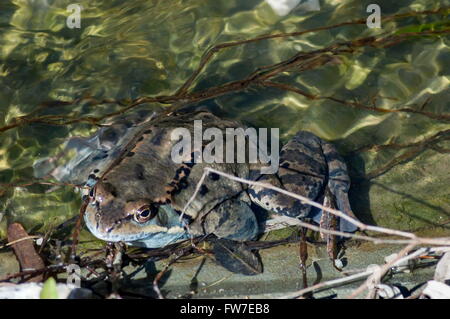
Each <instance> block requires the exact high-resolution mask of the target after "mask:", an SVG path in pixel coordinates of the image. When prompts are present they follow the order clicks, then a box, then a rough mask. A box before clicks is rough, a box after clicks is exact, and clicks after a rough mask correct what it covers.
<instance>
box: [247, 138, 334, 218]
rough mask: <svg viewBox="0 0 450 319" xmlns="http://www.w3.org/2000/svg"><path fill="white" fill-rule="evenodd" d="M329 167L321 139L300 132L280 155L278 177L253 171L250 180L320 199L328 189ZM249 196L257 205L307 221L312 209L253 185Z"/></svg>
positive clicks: (287, 197) (282, 195) (285, 146)
mask: <svg viewBox="0 0 450 319" xmlns="http://www.w3.org/2000/svg"><path fill="white" fill-rule="evenodd" d="M327 175H328V172H327V165H326V161H325V157H324V155H323V153H322V147H321V140H320V139H319V138H318V137H317V136H315V135H314V134H311V133H309V132H304V131H301V132H298V133H297V134H296V135H295V136H294V137H293V138H292V139H291V140H290V141H289V142H288V143H287V144H286V145H284V146H283V148H282V149H281V152H280V167H279V170H278V172H277V173H276V174H270V175H264V174H260V173H259V171H258V170H257V169H254V170H251V171H250V179H252V180H256V181H259V182H264V183H269V184H272V185H274V186H277V187H280V188H283V189H286V190H287V191H290V192H292V193H295V194H298V195H301V196H304V197H307V198H308V199H311V200H317V199H318V198H319V197H320V196H321V195H322V194H323V190H324V188H325V184H326V179H327ZM248 193H249V195H250V198H251V199H252V201H253V202H255V203H256V204H257V205H259V206H261V207H263V208H265V209H267V210H269V211H272V212H275V213H278V214H281V215H285V216H289V217H294V218H304V217H308V216H309V215H310V212H311V206H310V205H308V204H303V203H302V202H301V201H299V200H297V199H295V198H293V197H291V196H287V195H284V194H281V193H279V192H276V191H274V190H270V189H267V188H264V187H260V186H253V185H252V186H250V187H249V190H248Z"/></svg>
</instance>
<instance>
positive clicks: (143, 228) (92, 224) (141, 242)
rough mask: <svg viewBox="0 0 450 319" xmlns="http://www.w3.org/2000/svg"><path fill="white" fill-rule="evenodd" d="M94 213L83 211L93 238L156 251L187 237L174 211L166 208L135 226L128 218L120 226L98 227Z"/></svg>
mask: <svg viewBox="0 0 450 319" xmlns="http://www.w3.org/2000/svg"><path fill="white" fill-rule="evenodd" d="M95 215H96V210H95V209H92V208H87V209H86V213H85V215H84V219H85V222H86V225H87V227H88V229H89V231H90V232H91V233H92V234H93V235H94V236H95V237H97V238H99V239H102V240H105V241H112V242H118V241H123V242H125V243H127V244H129V245H133V246H140V247H146V248H160V247H164V246H167V245H169V244H173V243H176V242H179V241H182V240H186V239H188V238H189V236H188V233H187V231H186V229H185V228H184V225H183V224H182V222H181V221H180V216H179V214H177V212H176V211H175V210H174V209H172V208H171V207H169V206H168V205H162V206H160V208H159V211H158V214H157V217H155V218H153V219H152V220H150V221H148V222H146V223H144V224H139V223H137V222H136V221H134V219H132V218H125V219H122V220H121V221H120V223H117V222H116V223H114V224H111V225H108V224H102V223H101V222H99V221H97V220H96V218H95Z"/></svg>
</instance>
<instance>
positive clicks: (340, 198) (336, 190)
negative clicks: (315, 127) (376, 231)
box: [322, 141, 357, 232]
mask: <svg viewBox="0 0 450 319" xmlns="http://www.w3.org/2000/svg"><path fill="white" fill-rule="evenodd" d="M322 150H323V154H324V156H325V160H326V163H327V167H328V185H327V186H328V189H329V191H330V192H331V194H332V195H333V196H334V198H332V199H329V202H330V203H332V202H334V201H335V202H336V205H337V209H339V210H340V211H341V212H343V213H345V214H346V215H348V216H350V217H352V218H354V219H357V218H356V217H355V215H354V214H353V211H352V209H351V207H350V202H349V199H348V191H349V189H350V177H349V176H348V173H347V165H345V162H344V160H343V159H342V157H341V156H340V155H339V153H338V152H337V150H336V148H335V147H334V146H333V145H332V144H330V143H328V142H326V141H322ZM326 196H329V195H328V194H327V195H326ZM322 213H323V212H322ZM339 229H340V230H342V231H346V232H354V231H356V229H357V227H356V226H355V225H353V224H352V223H350V222H348V221H346V220H344V219H342V218H340V225H339Z"/></svg>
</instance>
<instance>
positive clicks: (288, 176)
mask: <svg viewBox="0 0 450 319" xmlns="http://www.w3.org/2000/svg"><path fill="white" fill-rule="evenodd" d="M198 119H201V120H202V122H203V123H202V124H203V129H207V128H209V127H216V128H219V129H221V130H222V131H223V132H224V131H225V128H232V127H241V125H240V124H239V123H237V122H234V121H228V120H222V119H219V118H217V117H216V116H214V115H212V114H211V113H208V112H204V111H201V112H196V113H189V114H184V113H180V114H177V115H172V116H170V117H159V118H156V119H153V120H152V121H143V120H140V121H138V122H139V124H138V125H132V124H130V123H126V124H124V123H121V124H114V125H112V126H110V127H109V128H108V129H109V131H108V132H109V133H108V134H107V135H105V130H103V131H102V130H100V131H99V132H98V133H97V134H96V135H94V136H92V137H90V138H88V139H80V138H78V139H75V140H74V141H76V142H77V143H74V142H72V144H73V145H71V146H72V147H74V145H75V147H76V148H77V150H78V153H79V155H78V156H76V157H75V158H73V159H72V160H71V161H70V162H69V163H68V164H66V165H64V166H61V167H58V168H56V169H55V170H54V171H53V175H54V176H57V178H59V179H61V180H65V181H72V182H73V181H79V180H80V179H81V180H84V181H85V182H86V185H88V186H89V187H90V188H91V189H90V190H89V191H88V192H86V194H85V195H86V196H89V204H88V206H87V209H86V213H85V221H86V225H87V227H88V228H89V230H90V231H91V232H92V233H93V234H94V235H95V236H97V237H98V238H101V239H104V240H107V241H124V242H127V243H129V244H133V245H140V246H145V247H163V246H166V245H168V244H170V243H174V242H177V241H180V240H184V239H187V238H189V236H200V235H203V234H209V233H214V234H215V235H216V236H218V237H221V238H227V239H233V240H249V239H254V238H255V237H256V236H257V234H258V233H260V232H261V229H259V228H258V227H259V226H258V222H257V218H256V216H255V213H254V212H253V210H252V209H251V202H252V201H253V202H254V203H256V204H257V205H260V206H261V207H263V208H265V209H268V210H270V211H272V212H273V213H276V214H280V215H284V216H289V217H292V218H294V219H295V218H304V217H312V218H315V219H317V217H318V216H320V212H318V211H317V210H311V207H310V206H308V205H304V204H302V203H301V202H300V201H298V200H295V199H293V198H291V197H288V196H285V195H282V194H279V193H276V192H274V191H271V190H267V189H262V188H259V187H250V188H247V186H246V185H242V184H240V183H236V182H234V181H231V180H229V179H227V178H223V177H220V176H218V175H216V174H211V175H209V177H208V178H206V179H205V181H204V183H203V186H202V187H201V189H200V192H199V194H198V195H197V196H196V198H195V200H194V201H193V202H192V204H191V205H190V206H189V207H188V209H187V210H186V212H185V214H184V215H183V216H184V218H183V220H180V212H181V210H182V209H183V207H184V206H185V205H186V203H187V202H188V200H189V199H190V197H191V196H192V194H193V193H194V191H195V188H196V185H197V183H198V182H199V180H200V178H201V176H202V175H203V172H204V168H205V167H212V168H214V169H217V170H219V171H222V172H224V173H228V174H232V175H235V176H239V177H242V178H248V179H252V180H258V181H263V182H268V183H271V184H273V185H275V186H278V187H281V188H284V189H286V190H289V191H292V192H294V193H297V194H300V195H303V196H306V197H308V198H310V199H311V200H315V201H318V202H323V201H324V195H323V194H324V190H325V187H327V186H328V187H329V188H330V190H331V193H332V194H333V195H334V196H335V197H336V202H337V204H338V207H339V208H340V209H341V210H342V211H344V212H346V213H347V214H351V210H350V205H349V203H348V198H347V192H348V188H349V185H350V182H349V178H348V176H347V172H346V167H345V164H344V162H343V161H342V160H341V158H340V157H339V155H338V154H337V152H336V150H335V149H334V147H333V146H332V145H331V144H329V143H327V142H324V141H323V140H321V139H319V138H318V137H317V136H315V135H313V134H311V133H308V132H299V133H298V134H297V135H296V136H294V138H293V139H292V140H291V141H289V143H287V144H286V145H285V146H284V147H283V148H282V150H281V153H280V169H279V171H278V172H277V173H276V174H272V175H261V174H260V168H261V165H260V164H251V165H248V164H246V163H241V164H225V163H223V164H216V163H213V164H207V163H194V162H193V158H194V157H195V156H197V155H198V154H199V152H201V151H202V150H196V149H193V150H192V153H191V154H189V156H187V158H184V159H183V163H181V164H177V163H174V162H173V161H172V158H171V151H172V147H173V145H174V144H175V143H177V142H178V141H172V140H171V133H172V131H173V130H174V129H176V128H180V127H183V128H187V129H188V130H189V131H191V133H192V135H193V123H194V120H198ZM105 136H109V138H105ZM208 142H209V141H206V142H204V143H205V144H207V143H208ZM69 146H70V145H69ZM96 146H97V147H96ZM105 151H107V152H105ZM105 155H107V156H105ZM102 156H103V157H102ZM187 224H188V225H189V226H188V230H189V233H188V232H187V229H186V225H187ZM341 226H342V225H341ZM344 226H345V225H344ZM344 228H345V227H344ZM347 229H348V230H350V231H353V230H355V229H354V227H350V228H349V227H347Z"/></svg>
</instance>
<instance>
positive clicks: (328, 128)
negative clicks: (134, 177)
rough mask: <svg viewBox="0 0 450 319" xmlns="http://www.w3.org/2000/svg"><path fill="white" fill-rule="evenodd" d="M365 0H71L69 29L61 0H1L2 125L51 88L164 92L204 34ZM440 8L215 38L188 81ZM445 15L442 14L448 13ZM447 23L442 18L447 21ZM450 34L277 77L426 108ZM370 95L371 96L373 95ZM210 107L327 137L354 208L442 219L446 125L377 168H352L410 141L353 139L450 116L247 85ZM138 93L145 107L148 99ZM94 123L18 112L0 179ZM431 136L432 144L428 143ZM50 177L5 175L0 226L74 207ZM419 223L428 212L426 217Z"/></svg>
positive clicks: (189, 65)
mask: <svg viewBox="0 0 450 319" xmlns="http://www.w3.org/2000/svg"><path fill="white" fill-rule="evenodd" d="M371 2H373V1H360V0H353V1H350V0H346V1H335V0H327V1H321V10H320V11H319V12H303V11H301V10H296V11H294V12H293V13H291V14H290V15H288V16H286V17H279V16H277V15H276V14H274V12H273V11H272V9H271V8H270V7H269V6H268V5H267V4H266V3H265V2H263V1H262V0H246V1H238V0H231V1H204V0H189V1H181V0H161V1H150V0H133V1H126V0H112V1H93V0H89V1H88V0H86V1H84V0H80V1H78V3H80V4H81V5H82V7H83V10H82V12H81V28H80V29H76V28H75V29H69V28H68V27H67V26H66V18H67V16H68V15H69V13H68V12H67V11H66V7H67V5H69V4H70V3H71V1H66V0H35V1H31V0H28V1H27V0H3V1H2V2H1V3H0V110H1V111H0V126H5V125H8V124H10V123H12V121H13V119H14V118H16V117H18V116H23V115H26V114H28V113H30V112H32V111H33V110H35V109H36V108H37V107H38V105H40V104H41V103H43V102H45V101H49V100H63V101H72V100H74V99H77V98H80V97H83V96H92V97H94V98H96V99H104V98H111V99H116V100H126V99H134V98H137V97H139V96H152V95H169V94H173V93H174V92H175V91H176V89H177V88H178V87H180V85H182V84H183V82H184V81H185V80H186V79H187V78H188V77H189V75H190V74H191V72H192V71H193V70H194V69H195V68H196V67H197V66H198V63H199V61H200V58H201V56H202V54H203V53H204V52H205V50H206V49H208V48H209V47H211V46H213V45H215V44H219V43H222V42H227V41H236V40H242V39H248V38H252V37H255V36H258V35H262V34H266V33H275V32H294V31H301V30H306V29H310V28H315V27H320V26H325V25H332V24H337V23H341V22H346V21H351V20H354V19H359V18H365V17H366V16H368V13H366V7H367V5H368V4H369V3H371ZM379 2H380V4H381V7H382V14H383V15H391V14H395V13H402V12H407V11H412V10H416V11H421V10H434V9H438V8H441V7H444V6H448V5H449V1H443V0H441V1H429V0H414V1H412V0H411V1H407V0H405V1H379ZM438 21H445V17H443V16H442V15H434V16H431V15H429V16H426V15H423V16H420V17H415V18H407V19H403V20H400V21H395V22H394V21H389V22H383V29H382V30H381V31H380V30H376V29H368V28H367V27H366V26H365V25H358V26H355V25H353V26H348V27H341V28H338V29H333V30H329V31H322V32H316V33H310V34H306V35H304V36H300V37H289V38H283V39H275V40H265V41H260V42H256V43H252V44H248V45H242V46H237V47H234V48H230V49H226V50H224V51H222V52H221V53H219V54H218V55H217V57H216V58H215V59H214V60H213V61H212V62H211V63H210V64H209V65H208V67H207V68H206V70H205V72H204V73H203V74H202V75H201V76H200V78H199V80H198V81H197V82H196V83H195V85H194V87H195V90H202V89H205V88H208V87H212V86H216V85H219V84H223V83H226V82H229V81H233V80H239V79H242V78H244V77H245V76H247V75H248V74H250V73H251V72H253V71H254V70H255V69H257V68H258V67H261V66H264V65H268V64H273V63H276V62H280V61H282V60H284V59H287V58H289V57H290V56H292V55H294V54H295V53H297V52H299V51H310V50H316V49H319V48H322V47H326V46H329V45H331V44H333V43H335V42H336V41H346V40H352V39H355V38H358V37H366V36H370V35H376V34H379V33H381V32H383V31H386V30H393V29H395V28H397V29H399V28H401V27H404V26H418V25H421V24H424V23H435V22H438ZM447 21H448V20H447ZM447 27H448V26H447ZM449 65H450V41H449V37H448V36H446V35H445V34H444V35H443V36H430V37H418V38H414V39H412V40H409V41H406V42H403V43H401V44H398V45H394V46H391V47H388V48H384V49H381V48H364V49H362V50H360V52H358V53H354V54H347V55H344V56H342V57H340V58H338V59H336V60H335V61H334V63H330V64H328V65H326V66H322V67H320V68H316V69H314V70H310V71H305V72H289V73H283V74H282V75H280V76H278V77H277V78H275V80H277V81H279V82H283V83H289V84H291V85H294V86H296V87H298V88H300V89H302V90H305V91H308V92H309V93H311V94H315V95H322V96H334V97H337V98H340V99H345V100H348V101H360V102H363V103H369V102H370V101H373V99H372V98H371V97H373V96H375V95H377V94H378V96H379V97H380V98H378V99H377V100H376V106H377V107H379V108H386V109H398V108H401V107H410V108H413V109H420V105H421V104H423V103H424V102H425V101H426V100H427V99H430V100H429V102H428V104H427V105H426V108H425V110H426V111H427V112H431V113H434V114H447V115H448V114H449V112H450V104H449V101H450V90H449V83H450V67H449ZM381 97H382V98H381ZM201 105H207V106H208V107H209V108H210V109H211V110H212V111H214V112H216V113H217V114H219V115H224V116H229V117H235V118H239V119H241V120H243V121H245V122H246V123H247V124H250V125H253V126H256V127H279V128H280V132H281V133H282V136H283V139H284V140H285V139H287V138H288V137H290V136H292V135H293V134H294V133H295V132H296V131H298V130H300V129H302V130H309V131H312V132H314V133H316V134H317V135H319V136H321V137H323V138H325V139H327V140H331V141H333V142H334V143H336V145H337V146H338V147H339V149H340V151H341V152H342V154H344V155H346V159H347V161H348V163H349V166H350V168H351V172H352V177H353V178H354V180H355V182H354V186H353V188H352V194H351V201H352V205H353V207H354V210H355V213H356V214H357V216H359V217H360V218H361V219H362V220H363V221H365V222H369V223H374V224H379V225H384V226H389V227H397V228H402V229H406V230H418V229H419V228H422V227H425V228H426V227H428V228H427V229H428V230H433V229H436V227H435V226H436V225H440V226H439V228H440V229H441V230H442V229H444V230H445V229H446V227H450V224H445V223H446V221H447V220H449V219H450V187H449V185H450V161H449V159H450V155H449V153H448V152H449V147H450V143H449V138H448V133H447V135H446V137H447V138H446V139H443V141H441V142H439V143H437V144H435V145H434V146H433V148H431V147H428V148H424V149H423V150H422V151H421V152H419V153H418V155H417V156H415V157H414V158H412V159H408V160H407V161H406V162H405V161H403V162H400V163H398V165H395V166H394V167H393V168H392V169H389V170H387V171H386V172H385V173H384V174H382V175H381V176H379V177H377V178H374V179H372V180H371V181H370V182H368V181H358V179H357V176H358V175H363V174H364V173H370V172H372V171H373V170H375V169H378V168H380V167H383V166H385V165H387V164H388V163H389V162H390V161H391V160H392V159H393V158H394V157H396V156H400V155H402V154H404V153H405V152H408V151H410V150H411V148H401V149H381V150H377V151H373V150H372V151H365V152H358V153H351V151H353V150H356V149H358V148H360V147H362V146H365V145H369V144H387V143H397V144H409V143H414V142H419V141H421V140H423V139H425V138H429V137H431V136H433V135H434V134H436V133H437V132H439V131H443V130H445V129H448V128H449V125H448V121H447V122H446V121H442V120H437V119H430V118H429V117H426V116H422V115H420V114H407V113H380V112H374V111H368V110H362V109H356V108H350V107H346V106H343V105H341V104H339V103H336V102H332V101H329V100H316V101H311V100H308V99H306V98H305V97H303V96H300V95H297V94H295V93H288V92H286V91H282V90H279V89H275V88H272V89H268V88H262V87H260V88H258V87H256V86H255V87H252V88H251V89H249V90H246V91H244V92H239V93H233V94H228V95H224V96H221V97H218V98H214V99H210V100H207V101H204V102H202V103H201ZM155 106H156V105H148V106H147V107H155ZM118 107H119V106H117V105H114V104H103V105H89V103H87V102H86V101H84V102H82V103H77V104H75V105H71V106H66V107H54V108H47V109H46V110H45V111H43V112H41V113H39V114H40V115H43V114H46V115H48V114H56V115H58V114H65V115H73V116H81V115H83V116H87V115H91V116H100V115H102V114H106V113H108V112H111V111H113V110H116V109H118ZM93 131H95V127H94V126H92V125H89V124H86V123H83V124H80V123H74V124H71V125H67V126H50V125H46V124H39V123H34V124H25V125H22V126H20V127H18V128H13V129H10V130H7V131H5V132H2V133H1V134H0V182H1V183H17V182H19V181H20V182H22V181H27V180H30V179H31V178H32V176H33V170H32V164H33V162H34V161H35V160H36V159H38V158H42V157H46V156H50V155H54V154H57V153H58V152H60V151H61V149H62V143H63V141H64V140H65V139H66V138H67V137H69V136H74V135H87V134H89V133H91V132H93ZM430 146H431V145H430ZM49 189H50V188H49V187H48V186H42V185H34V186H31V187H17V188H3V191H2V193H1V194H0V196H1V197H0V204H1V207H0V211H2V212H4V213H5V214H4V215H5V216H4V217H3V219H2V221H1V224H0V225H1V226H0V237H3V236H4V235H5V229H6V224H7V222H8V221H20V222H22V223H24V225H25V226H26V227H27V229H28V230H30V231H31V232H33V231H41V232H42V231H44V230H45V229H48V227H50V226H52V225H56V224H58V223H60V222H62V221H63V220H65V219H67V217H68V216H74V215H75V214H77V212H78V209H79V205H80V198H79V195H78V194H77V193H76V192H74V190H73V189H71V188H70V187H64V188H59V189H56V190H53V191H51V192H49ZM430 226H432V227H431V228H430Z"/></svg>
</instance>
